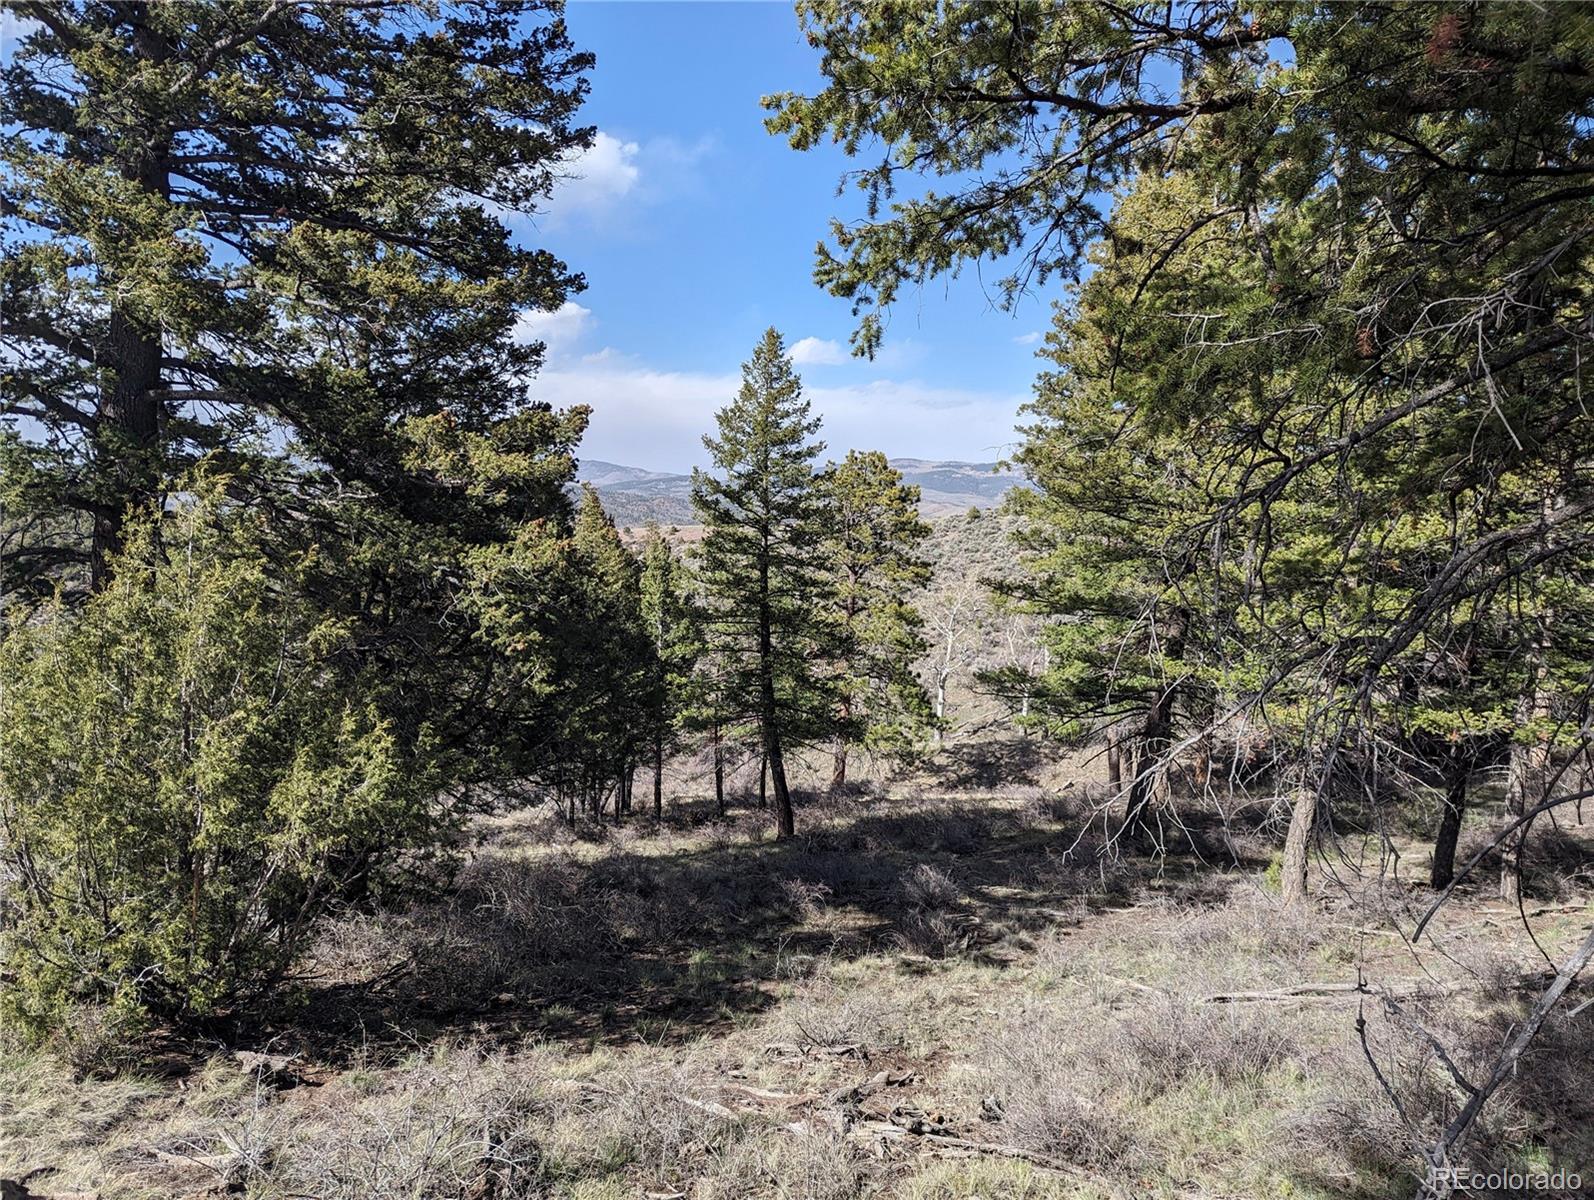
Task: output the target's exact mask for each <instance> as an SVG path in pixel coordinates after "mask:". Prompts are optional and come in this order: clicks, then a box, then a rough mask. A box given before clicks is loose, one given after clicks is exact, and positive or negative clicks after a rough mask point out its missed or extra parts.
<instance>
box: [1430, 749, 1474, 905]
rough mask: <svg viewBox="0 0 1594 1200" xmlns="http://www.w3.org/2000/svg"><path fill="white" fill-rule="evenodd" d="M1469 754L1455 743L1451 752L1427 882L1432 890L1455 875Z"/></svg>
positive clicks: (1465, 807)
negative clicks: (1431, 868)
mask: <svg viewBox="0 0 1594 1200" xmlns="http://www.w3.org/2000/svg"><path fill="white" fill-rule="evenodd" d="M1470 765H1471V764H1470V762H1469V759H1468V756H1467V755H1466V754H1465V753H1464V752H1463V751H1462V749H1461V747H1460V745H1457V746H1456V747H1455V748H1454V749H1453V750H1452V751H1451V752H1450V764H1449V766H1450V769H1449V771H1448V772H1447V774H1448V776H1449V777H1448V778H1447V779H1446V780H1445V801H1444V808H1443V810H1442V811H1441V812H1440V814H1439V832H1438V833H1436V834H1435V835H1434V840H1433V871H1432V873H1431V874H1430V876H1429V883H1430V884H1431V885H1432V886H1433V887H1434V888H1435V889H1443V888H1447V887H1449V886H1450V881H1451V880H1453V879H1454V878H1455V877H1456V842H1457V840H1458V839H1459V838H1460V837H1461V818H1462V817H1463V816H1465V815H1466V811H1467V775H1468V774H1469V772H1468V767H1469V766H1470Z"/></svg>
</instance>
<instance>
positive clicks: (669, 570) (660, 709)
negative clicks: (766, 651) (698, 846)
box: [641, 525, 698, 821]
mask: <svg viewBox="0 0 1594 1200" xmlns="http://www.w3.org/2000/svg"><path fill="white" fill-rule="evenodd" d="M685 575H686V570H685V566H684V564H683V563H682V562H681V560H680V559H678V558H677V557H676V556H675V552H674V551H673V550H671V549H670V543H669V542H667V541H666V540H665V539H664V535H663V534H662V533H660V532H659V528H658V526H656V525H650V526H648V530H647V534H646V536H645V537H644V539H643V543H642V579H641V587H642V601H641V602H642V623H643V626H644V628H645V629H646V630H647V635H648V638H649V640H650V642H651V643H652V647H653V661H652V667H653V675H652V678H651V679H650V681H649V699H650V702H651V711H650V713H649V718H648V722H649V729H650V732H651V734H652V742H653V747H652V749H653V818H654V820H656V821H657V820H661V819H662V818H663V816H664V759H665V756H666V754H667V753H668V752H669V751H670V750H671V749H673V746H674V740H675V738H676V736H677V735H678V734H679V732H680V730H681V729H682V728H683V726H684V724H685V721H686V718H687V710H688V705H689V697H690V694H691V684H692V667H693V663H694V661H695V660H696V658H697V654H698V647H697V629H696V621H695V619H694V613H693V611H692V598H691V592H690V590H689V588H688V586H687V580H686V578H685Z"/></svg>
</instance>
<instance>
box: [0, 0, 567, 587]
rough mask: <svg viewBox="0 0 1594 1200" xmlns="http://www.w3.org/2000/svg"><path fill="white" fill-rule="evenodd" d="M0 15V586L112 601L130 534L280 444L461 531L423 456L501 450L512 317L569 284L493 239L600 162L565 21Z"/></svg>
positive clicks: (388, 15)
mask: <svg viewBox="0 0 1594 1200" xmlns="http://www.w3.org/2000/svg"><path fill="white" fill-rule="evenodd" d="M12 7H13V8H14V10H15V11H16V12H17V14H18V15H19V16H20V17H22V18H23V19H24V20H25V21H27V22H29V23H30V24H31V28H30V29H29V31H28V32H26V33H25V34H24V35H23V36H22V37H21V39H20V40H19V42H18V44H17V46H16V50H15V54H14V58H13V61H12V63H11V64H10V66H9V67H8V70H7V72H6V81H5V86H4V89H3V91H0V124H3V125H4V126H5V128H6V135H5V140H4V144H3V157H4V162H5V171H4V182H3V184H0V187H3V193H0V211H3V212H4V214H5V227H6V231H5V240H4V254H3V261H4V265H3V267H0V289H3V298H4V299H3V303H4V308H5V312H6V320H5V322H4V326H3V330H0V342H3V345H4V348H5V355H4V356H5V359H6V367H5V372H6V389H5V390H6V395H5V397H4V400H3V405H4V407H3V408H0V415H3V416H4V417H5V418H8V419H12V420H13V421H14V419H15V418H18V417H25V418H28V420H29V422H30V424H14V425H13V428H12V429H11V430H9V431H4V432H0V460H3V462H4V467H5V480H4V486H5V494H4V496H3V499H4V500H5V501H6V502H7V506H8V509H9V513H10V516H11V517H13V518H14V519H16V520H17V521H18V522H21V521H22V520H23V518H27V517H36V518H37V519H36V520H34V521H32V522H31V523H30V524H29V527H28V531H27V532H26V533H25V534H24V535H20V536H19V538H18V544H14V545H13V546H12V547H11V548H10V549H9V551H8V561H7V570H6V572H5V577H6V578H5V586H6V587H7V588H21V587H36V588H37V590H47V589H48V581H47V580H46V579H44V577H46V576H51V575H57V574H60V573H61V572H63V571H65V572H67V573H68V574H69V575H70V577H71V578H73V579H74V580H76V579H79V578H81V577H82V576H83V574H84V573H85V569H87V570H89V571H91V572H92V575H93V578H94V580H95V582H96V584H97V585H103V583H104V582H105V579H106V572H107V569H108V568H107V559H108V557H109V556H111V555H114V552H115V549H116V547H117V545H118V544H119V542H120V539H121V534H120V528H121V525H122V523H123V521H124V520H125V518H126V514H127V512H128V510H129V508H130V507H136V508H139V509H154V510H157V511H158V510H159V508H160V505H161V498H162V497H163V496H164V495H166V494H168V493H170V492H171V491H172V489H173V487H174V486H175V484H176V481H177V480H178V479H179V477H180V476H181V475H182V473H183V471H184V469H185V467H186V465H187V464H189V463H191V462H193V461H194V460H195V459H196V458H197V457H199V456H202V455H211V456H212V457H213V458H215V457H216V456H218V455H220V456H222V457H223V460H224V465H225V463H226V462H227V461H229V460H230V459H231V458H232V457H233V456H237V455H240V454H244V453H246V452H248V451H249V450H250V448H251V447H252V446H253V445H256V444H258V443H259V441H260V440H261V439H262V438H264V437H266V436H267V435H272V434H279V433H286V434H288V435H291V436H292V437H293V438H294V439H295V440H296V441H297V443H298V449H299V461H308V462H314V463H316V464H318V465H320V466H322V467H325V468H326V469H328V470H329V471H330V472H331V473H332V474H333V475H334V476H335V477H336V478H337V479H338V480H339V481H341V482H344V483H348V482H352V481H361V482H363V483H365V484H368V485H371V486H370V487H369V488H367V489H362V490H366V491H370V492H372V493H374V494H380V495H381V496H383V497H384V498H385V499H386V500H388V501H389V502H391V503H394V504H396V505H397V506H399V507H400V508H402V509H403V510H404V511H406V512H408V513H410V514H411V515H415V516H424V517H427V518H428V519H430V518H435V517H437V516H440V515H449V516H451V515H452V514H450V513H447V512H446V511H445V510H446V509H447V508H448V507H449V506H450V505H451V504H452V503H453V502H455V501H457V500H460V499H462V498H464V497H466V496H467V495H468V494H469V492H470V489H471V487H472V485H473V484H474V483H475V482H476V478H475V476H474V474H467V475H466V476H465V477H463V478H462V477H460V476H459V475H457V474H454V473H451V472H449V471H447V470H444V469H442V468H441V467H440V466H439V464H437V463H435V462H433V461H431V460H430V459H429V458H428V457H427V455H426V454H425V453H424V447H421V446H419V445H418V444H417V443H418V440H427V439H429V438H431V436H432V434H433V433H434V432H436V430H435V426H436V425H437V424H438V423H439V422H441V423H445V424H446V425H447V426H448V429H449V431H450V436H452V437H455V438H459V437H464V436H500V434H499V433H497V432H495V431H499V429H500V426H501V425H502V423H503V422H504V420H505V419H506V418H510V417H511V415H512V414H514V413H516V412H517V410H519V409H521V408H522V407H523V406H524V395H525V378H526V376H527V374H528V373H529V372H530V371H531V370H532V369H534V368H535V366H536V365H537V363H538V361H539V360H540V357H541V348H540V347H536V346H530V347H528V346H517V345H514V344H512V343H511V340H510V336H509V334H510V330H511V327H512V325H513V323H514V321H515V318H516V314H517V312H519V311H520V310H523V309H527V308H532V309H553V308H557V307H558V305H559V304H560V303H561V302H562V301H563V300H564V298H565V297H566V296H567V295H568V294H569V293H570V292H571V291H572V290H574V289H579V288H580V287H581V286H582V280H581V278H580V276H578V275H575V274H573V273H571V272H570V271H569V270H568V269H567V268H566V267H565V265H564V264H563V263H561V262H560V261H559V260H558V259H556V258H554V257H553V256H552V255H550V254H548V253H546V252H545V251H541V250H533V249H524V248H521V247H519V246H517V245H515V244H513V243H512V242H511V240H510V238H509V234H508V230H507V228H506V226H505V224H504V222H503V221H502V220H501V219H500V218H499V216H498V215H496V214H497V212H499V211H501V210H504V209H518V210H529V209H531V208H533V207H535V206H536V205H537V204H538V203H540V202H541V201H542V200H543V199H544V198H545V197H547V196H548V194H549V193H550V190H551V188H552V186H553V184H554V181H555V180H556V179H557V177H558V174H559V171H560V169H561V164H562V163H563V161H564V159H565V156H566V155H567V154H568V153H570V152H572V151H575V150H578V149H580V148H581V147H583V146H586V145H588V144H590V142H591V137H592V131H591V130H590V129H586V128H581V127H578V126H576V125H574V124H573V118H574V115H575V112H576V109H577V107H578V106H579V104H580V102H581V100H582V98H583V96H584V94H585V91H586V87H587V84H586V82H585V80H584V79H583V77H582V73H583V72H584V71H585V70H586V69H587V68H588V66H590V64H591V61H592V60H591V56H590V55H587V54H583V53H578V52H576V51H574V50H573V49H572V48H571V46H570V43H569V41H568V39H567V37H566V34H565V27H564V23H563V19H562V17H561V15H560V6H559V5H558V4H557V3H553V2H551V0H547V2H545V0H532V2H531V3H524V4H523V3H504V2H500V0H466V2H464V3H459V4H451V5H449V6H448V7H447V10H446V12H445V13H444V15H442V16H441V17H434V16H432V15H429V13H428V10H427V9H426V8H425V7H424V6H410V5H398V4H356V5H341V4H330V5H303V4H280V3H269V4H267V3H259V4H255V3H218V4H189V3H160V4H155V3H146V2H143V0H129V2H126V3H113V4H100V3H80V2H63V3H37V4H18V5H15V6H12ZM521 433H522V434H523V433H524V431H523V430H522V431H521ZM502 436H505V437H508V436H518V435H517V434H516V430H515V428H514V426H513V422H512V424H511V427H510V428H509V429H508V430H505V431H503V432H502ZM289 494H290V493H288V492H287V491H283V490H279V491H278V492H276V493H275V495H274V496H273V497H272V499H273V500H274V502H276V503H282V502H284V501H285V500H286V499H287V498H288V496H289ZM540 495H541V493H540V492H536V491H533V492H532V493H529V494H528V499H529V498H533V497H540ZM545 511H546V510H545ZM35 530H43V533H37V532H34V531H35ZM41 581H42V582H41Z"/></svg>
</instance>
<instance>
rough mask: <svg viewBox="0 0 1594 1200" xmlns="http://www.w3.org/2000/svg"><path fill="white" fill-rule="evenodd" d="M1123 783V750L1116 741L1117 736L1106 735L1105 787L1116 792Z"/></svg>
mask: <svg viewBox="0 0 1594 1200" xmlns="http://www.w3.org/2000/svg"><path fill="white" fill-rule="evenodd" d="M1123 782H1124V767H1123V749H1122V746H1121V744H1120V742H1119V741H1118V735H1117V734H1116V733H1111V734H1108V735H1107V786H1108V787H1110V788H1112V790H1113V791H1115V792H1116V791H1117V790H1118V789H1119V788H1120V787H1122V786H1123Z"/></svg>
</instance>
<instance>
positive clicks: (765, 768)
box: [758, 742, 769, 808]
mask: <svg viewBox="0 0 1594 1200" xmlns="http://www.w3.org/2000/svg"><path fill="white" fill-rule="evenodd" d="M758 807H759V808H768V807H769V749H768V743H767V742H766V743H765V749H764V754H763V757H762V758H760V759H759V760H758Z"/></svg>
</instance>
